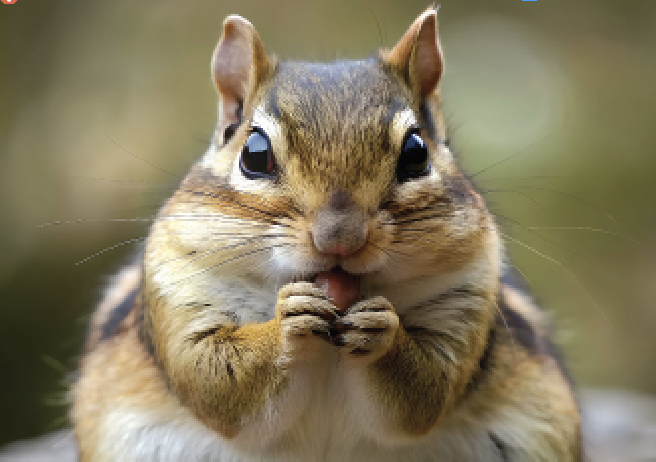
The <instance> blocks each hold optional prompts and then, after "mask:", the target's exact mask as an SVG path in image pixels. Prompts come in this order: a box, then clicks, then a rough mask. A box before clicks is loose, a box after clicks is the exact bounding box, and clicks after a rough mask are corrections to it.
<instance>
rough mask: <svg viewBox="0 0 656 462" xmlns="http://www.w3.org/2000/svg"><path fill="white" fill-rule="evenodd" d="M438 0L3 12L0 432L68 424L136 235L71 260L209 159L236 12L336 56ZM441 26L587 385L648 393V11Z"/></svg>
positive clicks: (654, 384) (455, 81)
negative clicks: (214, 57)
mask: <svg viewBox="0 0 656 462" xmlns="http://www.w3.org/2000/svg"><path fill="white" fill-rule="evenodd" d="M425 6H426V4H425V2H424V1H405V2H398V1H391V0H386V1H376V2H374V1H367V0H360V1H358V2H348V1H345V0H340V1H332V2H304V1H298V0H282V1H278V2H264V1H255V0H245V1H241V2H236V1H231V0H226V1H222V2H209V1H205V2H173V1H166V0H165V1H160V2H132V1H128V0H114V1H113V2H102V3H101V2H84V1H81V0H76V1H73V0H57V1H49V2H36V1H29V0H18V3H17V4H16V5H13V6H8V5H0V69H1V70H2V73H1V74H0V104H1V106H0V107H1V108H2V111H0V122H1V123H0V216H1V217H2V226H0V255H1V256H0V300H2V309H1V310H0V366H1V371H2V373H1V374H2V375H1V377H2V378H1V380H0V415H2V416H3V419H2V422H0V444H2V443H4V442H7V441H10V440H13V439H17V438H23V437H27V436H31V435H36V434H38V433H41V432H43V431H46V430H52V429H54V428H57V427H58V426H60V425H64V424H66V406H65V403H66V398H65V392H66V381H67V380H70V379H71V378H72V377H74V371H75V366H76V360H77V357H78V354H79V351H80V345H81V339H82V336H83V332H84V328H85V323H86V319H87V316H88V313H89V312H90V310H91V308H92V307H93V305H94V303H95V302H96V301H97V300H98V299H99V297H100V294H101V291H102V288H103V286H104V284H106V282H107V277H108V276H109V275H111V274H112V273H113V272H114V271H115V270H116V268H117V267H118V266H119V265H120V264H121V263H123V262H125V261H127V259H128V258H129V257H130V255H132V254H134V253H135V252H136V251H137V249H138V247H137V245H138V244H136V245H135V244H126V245H119V246H118V247H117V248H116V249H113V250H111V251H107V252H103V253H101V254H99V255H98V256H96V257H94V258H91V259H89V260H88V261H85V262H84V263H82V264H80V265H76V262H79V261H81V260H85V259H86V258H87V257H89V256H91V255H94V254H96V253H97V252H99V251H101V250H102V249H104V248H107V247H110V246H115V245H117V244H119V243H122V242H124V241H127V240H130V239H135V238H138V237H141V236H144V235H145V234H146V233H147V227H148V222H147V221H136V222H129V221H128V222H114V221H111V220H112V219H117V218H118V219H125V218H135V217H149V216H152V214H153V213H155V211H156V210H157V207H158V204H159V203H160V202H161V201H162V200H163V199H164V198H165V197H166V196H167V195H168V194H169V193H170V191H172V189H173V188H175V186H176V183H177V181H178V180H179V178H180V177H181V175H183V174H184V172H185V170H186V169H187V168H188V166H189V165H190V164H191V163H192V162H193V160H194V159H196V158H197V157H198V156H199V155H200V154H201V153H202V152H203V150H204V148H205V145H206V140H207V139H208V138H209V135H210V133H211V130H212V125H213V123H214V117H215V107H216V106H215V95H214V91H213V89H212V86H211V83H210V80H209V72H208V64H209V56H210V53H211V50H212V48H213V46H214V44H215V43H216V40H217V39H218V37H219V35H220V31H221V22H222V20H223V18H224V17H225V16H226V15H227V14H230V13H240V14H242V15H244V16H246V17H248V18H249V19H250V20H251V21H252V22H253V23H254V25H255V26H256V28H257V29H258V31H259V33H260V35H261V36H262V38H263V40H264V43H265V44H266V46H267V48H268V50H269V51H274V52H276V53H278V54H279V56H281V57H283V58H285V57H295V58H301V59H309V60H332V59H335V58H338V57H361V56H366V55H368V54H370V53H371V52H372V51H373V50H374V49H376V48H378V47H380V46H392V45H393V44H394V42H395V41H396V40H397V39H398V38H399V37H400V36H401V34H402V33H403V32H404V31H405V29H406V28H407V26H408V25H409V24H410V23H411V21H412V20H413V19H414V18H415V17H416V16H417V15H418V14H419V13H420V12H421V11H422V10H423V9H424V8H425ZM440 21H441V24H440V27H441V34H442V41H443V47H444V50H445V54H446V59H447V71H446V75H445V76H444V80H443V95H444V101H445V103H444V107H445V113H446V115H447V120H448V121H449V122H450V124H451V127H452V131H453V139H454V140H453V141H454V143H453V144H454V145H455V146H456V149H457V150H458V151H459V153H460V157H461V159H462V162H463V165H464V166H465V167H466V168H467V170H468V171H469V172H470V173H471V174H472V175H473V178H474V180H475V181H476V182H477V184H478V185H479V187H480V188H481V189H482V190H483V191H485V193H486V198H487V200H488V203H489V204H490V205H491V207H492V208H493V210H495V211H496V212H497V213H498V216H499V222H500V223H501V224H502V226H503V229H504V233H505V235H506V236H507V237H506V243H507V248H508V251H509V255H510V257H511V260H512V262H513V264H514V265H515V266H517V267H518V268H520V269H521V271H522V272H523V273H524V274H525V275H526V277H527V278H528V279H529V281H530V283H531V285H532V286H533V289H534V291H535V293H536V296H537V298H538V299H539V300H540V301H541V302H542V304H543V305H544V306H545V307H547V308H548V309H549V310H550V311H551V312H552V313H554V318H555V322H556V324H557V325H558V327H559V332H560V333H561V334H559V341H560V343H561V344H562V345H563V349H564V350H565V354H566V356H567V358H568V361H569V363H570V365H571V369H572V372H573V375H574V377H575V379H576V381H577V382H578V383H579V384H580V385H581V386H584V387H624V388H630V389H634V390H640V391H645V392H649V393H656V369H655V368H654V365H653V357H654V353H655V351H656V336H655V335H654V334H653V332H652V331H653V326H655V325H656V309H654V308H655V307H654V300H655V299H656V284H655V282H656V208H655V207H654V199H656V186H654V185H655V174H656V155H655V153H654V150H653V146H654V140H655V133H656V132H655V129H654V122H655V121H656V85H654V82H656V54H655V53H654V50H655V49H656V2H653V1H650V0H646V1H633V2H631V3H630V4H629V3H622V2H619V1H617V0H615V1H610V0H606V1H593V0H585V1H579V2H554V1H546V0H538V1H537V2H522V1H520V0H513V1H509V2H489V1H484V0H471V1H468V2H462V1H455V0H445V1H443V2H442V6H441V10H440ZM77 219H89V220H92V221H89V222H83V223H77V224H62V225H57V226H46V227H39V225H40V224H44V223H49V222H54V221H57V220H77ZM94 220H95V221H94ZM564 228H567V229H564Z"/></svg>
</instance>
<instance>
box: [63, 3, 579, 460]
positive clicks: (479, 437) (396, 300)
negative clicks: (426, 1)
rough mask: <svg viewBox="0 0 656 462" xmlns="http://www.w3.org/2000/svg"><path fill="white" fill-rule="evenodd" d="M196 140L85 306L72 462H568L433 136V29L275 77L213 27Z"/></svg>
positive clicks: (242, 27)
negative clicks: (208, 102) (213, 122)
mask: <svg viewBox="0 0 656 462" xmlns="http://www.w3.org/2000/svg"><path fill="white" fill-rule="evenodd" d="M211 70H212V78H213V80H214V83H215V86H216V89H217V92H218V95H219V108H218V109H219V110H218V113H219V115H218V122H217V126H216V131H215V133H214V136H213V138H212V143H211V145H210V147H209V149H208V151H207V152H206V153H205V155H204V156H203V157H201V159H200V160H199V161H198V162H197V163H196V164H195V165H194V166H193V167H192V168H191V171H190V172H189V173H188V175H187V176H186V178H185V179H184V180H183V181H182V183H181V184H180V186H179V188H178V189H177V190H176V191H175V193H174V194H173V196H172V197H171V198H170V199H169V200H168V201H167V202H166V203H165V204H164V206H163V207H162V209H161V210H160V212H159V214H158V216H157V218H156V219H155V221H154V223H153V225H152V228H151V230H150V234H149V237H148V239H147V244H146V246H145V249H144V251H143V255H142V257H141V258H140V259H139V261H138V262H137V263H135V264H134V265H132V266H131V267H128V268H126V269H124V270H123V272H122V273H121V274H120V275H119V276H118V277H117V280H116V283H115V284H114V285H113V286H112V287H111V288H110V290H109V291H108V293H107V296H106V297H105V299H104V301H103V302H102V303H101V305H100V306H99V307H98V309H97V310H96V312H95V314H94V317H93V320H92V322H91V328H90V331H89V334H88V338H87V342H86V346H85V351H84V355H83V357H82V359H81V362H80V376H79V379H78V380H77V382H76V383H75V384H74V387H73V390H72V396H73V407H72V419H73V422H74V425H75V431H76V436H77V440H78V443H79V448H80V454H81V459H82V460H83V461H103V460H108V461H110V460H117V461H118V460H120V461H127V460H139V461H141V460H144V461H145V460H153V461H154V460H172V461H173V460H221V461H228V460H229V461H242V460H243V461H246V460H278V461H290V460H298V461H307V460H326V461H345V460H352V461H366V460H371V461H388V460H389V461H400V460H403V461H410V460H422V461H426V460H435V461H442V460H444V461H462V460H471V461H474V460H479V461H493V460H499V461H508V460H518V461H523V460H531V461H533V460H544V461H551V460H559V461H566V460H580V457H581V448H580V437H579V415H578V410H577V406H576V403H575V400H574V395H573V391H572V388H571V384H570V383H569V381H568V379H567V376H566V374H565V372H564V370H563V368H562V367H561V365H560V364H559V362H558V361H557V358H556V355H555V354H554V351H553V348H552V346H551V341H550V332H549V326H548V323H547V322H546V320H545V317H544V315H543V313H542V311H540V309H539V308H538V307H537V306H536V305H535V304H534V302H533V301H532V299H531V298H530V296H529V295H528V294H527V292H526V291H525V290H524V289H523V288H521V284H517V283H516V282H513V281H512V280H511V279H512V275H511V274H508V273H507V271H506V269H505V267H504V264H503V258H504V257H503V251H502V244H501V241H500V237H499V233H498V231H497V226H496V224H495V221H494V217H493V216H492V214H491V213H490V212H489V211H488V210H487V208H486V205H485V202H484V200H483V199H482V198H481V196H480V195H479V194H478V193H477V192H476V191H475V189H474V188H473V186H472V185H471V183H470V182H469V181H468V179H467V177H466V176H465V175H464V174H463V173H462V172H461V171H460V170H459V168H458V166H457V163H456V162H455V160H454V157H453V154H452V152H451V150H450V149H449V146H448V143H447V142H446V127H445V124H444V121H443V118H442V114H441V111H440V93H439V90H438V84H439V81H440V78H441V76H442V71H443V58H442V51H441V48H440V43H439V39H438V33H437V16H436V11H435V10H434V9H428V10H426V11H425V12H424V13H423V14H421V15H420V16H419V17H418V18H417V19H416V20H415V22H414V23H413V24H412V25H411V26H410V28H409V29H408V31H407V32H406V33H405V35H404V36H403V37H402V38H401V39H400V40H399V41H398V43H397V44H396V45H395V46H394V47H393V48H392V49H390V50H381V51H380V52H378V53H377V54H376V55H375V56H374V57H372V58H369V59H365V60H360V61H338V62H335V63H331V64H317V63H302V62H279V61H277V60H276V59H275V58H272V57H270V56H269V55H268V54H267V53H266V51H265V49H264V46H263V44H262V42H261V40H260V38H259V36H258V34H257V32H256V31H255V29H254V28H253V26H252V25H251V23H249V22H248V21H247V20H245V19H243V18H241V17H239V16H229V17H228V18H226V20H225V22H224V25H223V35H222V37H221V40H220V41H219V43H218V45H217V47H216V49H215V51H214V55H213V58H212V65H211Z"/></svg>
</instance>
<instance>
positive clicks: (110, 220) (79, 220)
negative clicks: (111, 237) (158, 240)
mask: <svg viewBox="0 0 656 462" xmlns="http://www.w3.org/2000/svg"><path fill="white" fill-rule="evenodd" d="M153 220H155V217H146V218H145V217H136V218H77V219H75V220H57V221H51V222H49V223H42V224H40V225H37V228H45V227H46V226H59V225H76V224H79V223H135V222H149V221H153Z"/></svg>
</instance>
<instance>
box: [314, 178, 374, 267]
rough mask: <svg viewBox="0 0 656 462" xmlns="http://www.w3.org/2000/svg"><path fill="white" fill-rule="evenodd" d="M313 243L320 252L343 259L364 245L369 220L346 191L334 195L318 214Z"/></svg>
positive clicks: (339, 191) (336, 192)
mask: <svg viewBox="0 0 656 462" xmlns="http://www.w3.org/2000/svg"><path fill="white" fill-rule="evenodd" d="M312 239H313V241H314V245H315V246H316V248H317V250H319V252H322V253H330V254H337V255H341V256H346V255H350V254H352V253H354V252H356V251H357V250H359V249H360V248H361V247H362V246H363V245H364V243H365V241H366V240H367V218H366V215H365V213H364V211H363V210H362V209H361V208H360V206H358V204H356V203H355V201H354V200H353V198H352V197H351V195H350V194H349V193H348V192H347V191H345V190H343V189H338V190H337V191H335V192H334V193H333V194H332V196H331V197H330V199H329V200H328V202H327V203H326V204H325V205H324V206H323V207H322V208H321V210H319V212H318V213H317V217H316V220H315V222H314V226H313V228H312Z"/></svg>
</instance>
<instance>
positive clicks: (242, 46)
mask: <svg viewBox="0 0 656 462" xmlns="http://www.w3.org/2000/svg"><path fill="white" fill-rule="evenodd" d="M270 68H271V62H270V60H269V57H268V56H267V54H266V51H265V50H264V45H262V41H261V40H260V36H259V35H258V34H257V32H256V31H255V28H254V27H253V25H252V24H251V23H250V22H249V21H248V20H246V19H244V18H242V17H241V16H237V15H230V16H228V17H227V18H226V19H225V21H223V35H222V36H221V40H219V43H218V44H217V45H216V48H215V49H214V54H213V55H212V63H211V72H212V79H213V80H214V86H215V87H216V91H217V92H218V94H219V120H218V124H217V141H219V142H220V143H222V142H225V141H227V138H229V137H230V135H231V134H232V131H234V128H235V126H236V124H239V123H240V122H241V117H242V110H243V107H244V102H245V101H248V99H249V98H250V97H252V95H253V93H254V92H255V90H256V89H257V87H258V86H259V85H260V84H261V83H262V81H264V79H265V78H266V76H267V75H268V73H269V71H270ZM228 129H229V130H228ZM228 132H230V133H228Z"/></svg>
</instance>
